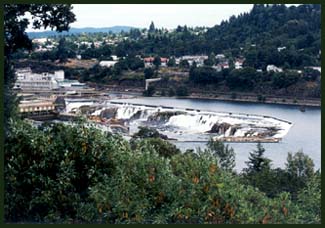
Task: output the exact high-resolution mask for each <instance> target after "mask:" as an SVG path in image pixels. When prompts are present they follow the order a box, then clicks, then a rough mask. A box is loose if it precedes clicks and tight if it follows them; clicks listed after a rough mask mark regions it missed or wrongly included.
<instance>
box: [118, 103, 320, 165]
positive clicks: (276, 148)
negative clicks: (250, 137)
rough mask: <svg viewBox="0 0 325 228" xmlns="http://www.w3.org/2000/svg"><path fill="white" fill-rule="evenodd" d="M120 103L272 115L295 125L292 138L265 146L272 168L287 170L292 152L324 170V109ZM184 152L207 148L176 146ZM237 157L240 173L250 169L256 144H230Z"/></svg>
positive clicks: (249, 105)
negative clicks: (322, 132)
mask: <svg viewBox="0 0 325 228" xmlns="http://www.w3.org/2000/svg"><path fill="white" fill-rule="evenodd" d="M116 101H119V102H128V103H137V104H146V105H163V106H173V107H178V108H194V109H200V110H207V111H216V112H234V113H247V114H257V115H269V116H273V117H276V118H280V119H284V120H287V121H290V122H292V123H293V125H292V127H291V129H290V130H289V132H288V134H287V135H286V136H284V138H283V139H282V141H280V142H279V143H262V145H263V147H264V148H265V150H266V152H265V156H266V157H268V158H270V159H271V160H272V166H273V167H274V168H275V167H282V168H283V167H284V166H285V163H286V159H287V155H288V152H297V151H299V150H302V151H303V152H304V153H305V154H307V155H308V156H309V157H311V158H312V159H313V161H314V164H315V168H316V169H320V167H321V109H320V108H311V107H307V108H306V112H301V111H300V110H299V107H297V106H290V105H276V104H258V103H243V102H225V101H215V100H204V99H175V98H161V97H159V98H158V97H141V98H133V99H118V100H116ZM173 143H174V144H175V145H177V147H179V148H180V149H181V150H183V151H185V150H186V149H195V148H197V147H201V148H204V147H205V143H202V142H173ZM227 144H228V145H229V146H230V147H232V148H234V150H235V153H236V170H238V171H240V170H242V169H243V168H245V167H246V164H245V161H247V160H248V157H249V153H250V152H251V151H253V150H254V149H256V143H227Z"/></svg>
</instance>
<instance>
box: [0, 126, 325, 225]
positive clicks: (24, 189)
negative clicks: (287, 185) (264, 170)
mask: <svg viewBox="0 0 325 228" xmlns="http://www.w3.org/2000/svg"><path fill="white" fill-rule="evenodd" d="M298 160H299V159H298ZM294 161H295V157H294V159H289V160H288V162H289V163H290V164H292V165H293V166H292V165H290V167H296V166H295V162H294ZM292 162H293V163H292ZM217 164H218V161H217V159H216V158H215V156H214V155H213V154H212V153H211V152H209V151H208V150H204V151H202V150H197V152H196V153H193V152H190V151H188V152H187V153H186V154H181V153H179V151H178V150H177V149H176V148H175V147H174V146H173V145H171V144H169V143H167V142H164V141H162V140H160V139H151V138H150V139H145V140H143V141H139V142H138V143H137V146H136V147H135V148H133V149H131V147H130V144H129V143H128V142H127V141H125V140H124V139H123V138H121V137H120V136H116V135H112V134H104V133H102V132H101V131H99V130H96V129H94V128H92V127H91V126H88V127H86V126H85V123H84V122H80V123H75V126H68V125H63V124H47V125H43V126H41V127H40V128H36V127H33V126H31V125H29V124H27V123H25V122H20V121H17V122H15V123H11V124H10V131H9V134H8V137H7V138H6V141H5V156H4V166H5V169H4V170H5V172H4V177H5V198H4V206H5V208H4V209H5V210H4V211H5V221H6V222H15V223H16V222H19V223H21V222H24V223H25V222H39V223H41V222H47V223H53V222H56V223H146V224H147V223H214V224H218V223H235V224H238V223H304V222H308V223H320V175H319V176H315V175H314V176H313V177H315V178H314V179H313V178H312V179H310V180H309V182H308V184H307V185H306V187H305V188H303V189H302V190H301V191H300V192H299V194H298V199H299V200H298V201H297V202H295V201H292V200H291V196H290V194H289V193H285V192H284V193H281V194H279V195H278V196H276V197H274V198H268V197H267V196H266V195H265V194H264V193H262V192H260V191H259V190H257V189H255V188H254V187H251V186H247V185H244V184H242V183H241V181H240V179H239V177H237V176H236V175H234V174H233V173H229V172H226V171H224V170H222V169H220V168H219V167H218V165H217ZM288 167H289V166H288ZM305 173H309V172H305Z"/></svg>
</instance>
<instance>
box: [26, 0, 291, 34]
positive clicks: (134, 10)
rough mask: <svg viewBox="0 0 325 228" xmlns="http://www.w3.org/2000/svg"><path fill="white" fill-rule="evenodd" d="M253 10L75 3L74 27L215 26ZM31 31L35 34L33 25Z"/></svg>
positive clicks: (243, 6) (228, 6) (248, 6)
mask: <svg viewBox="0 0 325 228" xmlns="http://www.w3.org/2000/svg"><path fill="white" fill-rule="evenodd" d="M295 5H297V4H295ZM287 6H289V5H287ZM252 7H253V4H182V5H181V4H73V12H74V13H75V15H76V18H77V21H76V22H74V23H72V24H71V27H74V28H83V27H97V28H99V27H111V26H115V25H125V26H133V27H138V28H148V27H149V25H150V23H151V21H153V22H154V23H155V26H156V27H157V28H162V27H164V28H176V27H177V26H178V25H182V26H183V25H187V26H188V27H195V26H207V27H212V26H214V25H216V24H220V22H221V21H222V20H227V19H229V17H230V16H232V15H239V14H240V13H244V12H249V11H250V10H251V9H252ZM27 31H33V30H32V29H31V26H30V27H29V29H27Z"/></svg>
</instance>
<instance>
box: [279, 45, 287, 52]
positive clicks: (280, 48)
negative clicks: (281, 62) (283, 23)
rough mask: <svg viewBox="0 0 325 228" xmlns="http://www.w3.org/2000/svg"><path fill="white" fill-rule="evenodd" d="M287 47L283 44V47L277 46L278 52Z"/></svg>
mask: <svg viewBox="0 0 325 228" xmlns="http://www.w3.org/2000/svg"><path fill="white" fill-rule="evenodd" d="M286 48H287V47H285V46H283V47H278V52H280V51H282V50H284V49H286Z"/></svg>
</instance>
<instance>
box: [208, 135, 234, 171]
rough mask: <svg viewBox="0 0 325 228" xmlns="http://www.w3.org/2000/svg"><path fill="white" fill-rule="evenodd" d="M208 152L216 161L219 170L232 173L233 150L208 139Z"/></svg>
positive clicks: (221, 143)
mask: <svg viewBox="0 0 325 228" xmlns="http://www.w3.org/2000/svg"><path fill="white" fill-rule="evenodd" d="M207 147H208V150H210V151H211V152H212V153H213V155H214V156H216V157H217V159H218V165H219V166H220V168H222V169H223V170H226V171H233V169H234V168H235V165H236V163H235V152H234V149H233V148H231V147H229V145H225V144H224V143H223V142H220V141H214V140H213V139H210V140H209V142H208V143H207Z"/></svg>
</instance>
